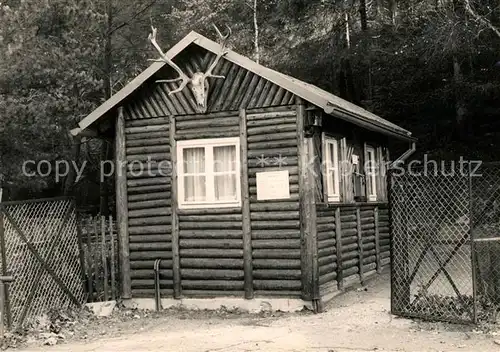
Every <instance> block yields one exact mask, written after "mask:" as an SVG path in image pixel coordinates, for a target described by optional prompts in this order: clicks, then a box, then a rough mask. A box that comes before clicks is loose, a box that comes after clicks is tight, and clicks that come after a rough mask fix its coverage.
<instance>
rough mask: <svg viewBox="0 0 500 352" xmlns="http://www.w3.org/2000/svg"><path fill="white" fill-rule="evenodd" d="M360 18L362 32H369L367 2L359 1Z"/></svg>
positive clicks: (364, 0)
mask: <svg viewBox="0 0 500 352" xmlns="http://www.w3.org/2000/svg"><path fill="white" fill-rule="evenodd" d="M359 18H360V21H361V30H362V31H363V32H366V31H367V30H368V16H367V14H366V0H359Z"/></svg>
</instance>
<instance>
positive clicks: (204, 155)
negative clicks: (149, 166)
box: [177, 138, 241, 208]
mask: <svg viewBox="0 0 500 352" xmlns="http://www.w3.org/2000/svg"><path fill="white" fill-rule="evenodd" d="M177 163H178V166H177V176H178V189H179V191H178V197H179V207H180V208H203V207H232V206H240V205H241V196H240V145H239V138H218V139H197V140H190V141H179V142H177Z"/></svg>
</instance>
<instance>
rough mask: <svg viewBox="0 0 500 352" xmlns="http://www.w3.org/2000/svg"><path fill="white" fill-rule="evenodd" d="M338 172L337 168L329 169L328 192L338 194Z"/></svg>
mask: <svg viewBox="0 0 500 352" xmlns="http://www.w3.org/2000/svg"><path fill="white" fill-rule="evenodd" d="M336 178H337V172H336V170H333V169H330V170H328V194H329V195H333V194H337V189H336V188H337V184H336V182H337V181H336Z"/></svg>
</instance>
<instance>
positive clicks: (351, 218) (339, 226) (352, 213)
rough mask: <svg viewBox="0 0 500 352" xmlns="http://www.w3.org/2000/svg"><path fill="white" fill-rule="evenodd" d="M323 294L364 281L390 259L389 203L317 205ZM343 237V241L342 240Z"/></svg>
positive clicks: (321, 289) (321, 288) (380, 269)
mask: <svg viewBox="0 0 500 352" xmlns="http://www.w3.org/2000/svg"><path fill="white" fill-rule="evenodd" d="M317 214H318V218H317V231H318V239H317V243H318V261H319V263H318V264H319V272H320V293H321V295H322V296H324V295H326V294H328V293H330V292H331V291H332V290H335V289H337V288H338V289H343V288H346V287H348V286H350V285H352V284H355V283H360V282H361V283H362V282H363V281H364V280H365V279H366V278H367V277H368V276H371V275H372V274H375V273H376V272H379V273H380V272H381V271H382V269H383V268H384V267H385V266H387V265H388V264H389V261H390V259H389V258H390V238H389V212H388V208H387V205H386V204H373V205H372V204H362V205H340V206H335V205H330V206H325V205H324V204H321V205H318V206H317ZM339 240H340V241H339Z"/></svg>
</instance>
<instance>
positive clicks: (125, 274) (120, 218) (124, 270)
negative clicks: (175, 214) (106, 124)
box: [96, 106, 132, 299]
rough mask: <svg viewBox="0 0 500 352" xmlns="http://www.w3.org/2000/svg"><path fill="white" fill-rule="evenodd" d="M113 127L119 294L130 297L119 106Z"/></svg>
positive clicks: (122, 126)
mask: <svg viewBox="0 0 500 352" xmlns="http://www.w3.org/2000/svg"><path fill="white" fill-rule="evenodd" d="M115 128H116V130H115V162H116V167H115V187H116V195H115V197H116V226H117V230H118V238H119V246H120V252H119V253H120V279H121V280H120V281H121V294H122V298H123V299H130V298H132V289H131V282H130V258H129V238H128V203H127V157H126V154H125V153H126V150H125V117H124V115H123V107H121V106H120V107H119V108H118V115H117V117H116V126H115ZM96 233H97V231H96Z"/></svg>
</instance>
